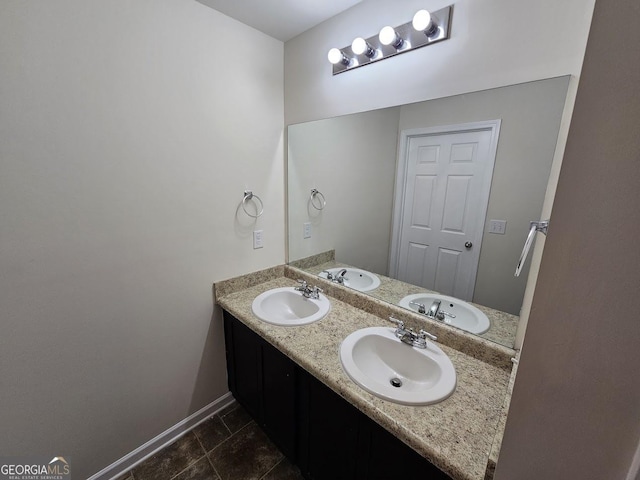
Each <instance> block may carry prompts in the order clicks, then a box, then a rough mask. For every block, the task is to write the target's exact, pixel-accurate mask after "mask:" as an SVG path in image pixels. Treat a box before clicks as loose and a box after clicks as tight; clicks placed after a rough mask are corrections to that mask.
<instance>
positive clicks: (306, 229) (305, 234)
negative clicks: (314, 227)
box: [302, 222, 311, 238]
mask: <svg viewBox="0 0 640 480" xmlns="http://www.w3.org/2000/svg"><path fill="white" fill-rule="evenodd" d="M302 238H311V222H307V223H304V224H303V225H302Z"/></svg>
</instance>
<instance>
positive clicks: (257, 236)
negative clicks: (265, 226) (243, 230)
mask: <svg viewBox="0 0 640 480" xmlns="http://www.w3.org/2000/svg"><path fill="white" fill-rule="evenodd" d="M262 240H263V239H262V230H254V231H253V248H254V249H256V248H262Z"/></svg>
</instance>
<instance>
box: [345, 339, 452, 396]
mask: <svg viewBox="0 0 640 480" xmlns="http://www.w3.org/2000/svg"><path fill="white" fill-rule="evenodd" d="M340 361H341V362H342V367H343V368H344V370H345V372H346V373H347V375H349V377H350V378H351V380H353V381H354V382H355V383H357V384H358V385H360V386H361V387H362V388H364V389H365V390H367V391H368V392H370V393H372V394H374V395H376V396H378V397H380V398H382V399H384V400H389V401H391V402H395V403H401V404H404V405H429V404H432V403H437V402H440V401H442V400H444V399H446V398H447V397H449V395H451V394H452V393H453V391H454V390H455V388H456V371H455V368H454V367H453V364H452V363H451V360H450V359H449V357H448V356H447V355H446V354H445V353H444V352H443V351H442V350H441V349H440V348H439V347H438V346H437V345H435V344H434V343H433V342H430V341H427V348H416V347H412V346H410V345H406V344H404V343H402V342H401V341H400V339H399V338H398V337H396V335H395V333H394V329H393V328H387V327H370V328H363V329H361V330H357V331H355V332H353V333H352V334H351V335H349V336H348V337H347V338H345V339H344V341H343V342H342V344H341V345H340Z"/></svg>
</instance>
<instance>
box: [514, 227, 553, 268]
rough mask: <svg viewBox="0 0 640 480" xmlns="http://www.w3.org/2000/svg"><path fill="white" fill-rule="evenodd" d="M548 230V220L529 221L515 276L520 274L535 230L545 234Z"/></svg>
mask: <svg viewBox="0 0 640 480" xmlns="http://www.w3.org/2000/svg"><path fill="white" fill-rule="evenodd" d="M548 230H549V220H540V221H539V222H529V235H527V240H526V241H525V242H524V248H523V249H522V253H521V254H520V260H518V265H517V266H516V273H515V274H514V276H515V277H519V276H520V272H521V271H522V267H523V266H524V261H525V260H526V259H527V255H528V254H529V249H530V248H531V244H532V243H533V237H535V236H536V233H537V232H540V233H542V234H544V235H546V234H547V231H548Z"/></svg>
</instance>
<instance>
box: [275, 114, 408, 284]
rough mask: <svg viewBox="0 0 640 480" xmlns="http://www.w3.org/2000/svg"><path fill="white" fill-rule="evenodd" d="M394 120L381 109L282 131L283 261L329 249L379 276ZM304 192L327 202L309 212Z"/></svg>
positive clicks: (388, 211)
mask: <svg viewBox="0 0 640 480" xmlns="http://www.w3.org/2000/svg"><path fill="white" fill-rule="evenodd" d="M399 115H400V109H399V108H388V109H382V110H374V111H372V112H366V113H359V114H356V115H345V116H342V117H337V118H331V119H326V120H318V121H316V122H307V123H302V124H299V125H291V126H290V127H289V132H288V139H289V162H288V165H289V166H288V171H287V174H288V191H287V194H288V204H289V209H288V210H289V261H293V260H298V259H300V258H304V257H307V256H310V255H314V254H317V253H320V252H324V251H327V250H331V249H335V251H336V260H338V261H340V262H344V263H348V264H350V265H354V266H358V267H361V268H364V269H367V270H369V271H373V272H377V273H380V274H384V275H386V273H387V268H388V265H389V235H390V233H389V232H390V231H391V215H392V207H393V187H394V176H395V164H396V145H397V134H398V120H399ZM312 188H317V189H318V190H320V191H321V192H322V193H323V195H325V197H326V199H327V206H326V207H325V209H324V210H322V212H318V211H317V210H314V209H313V207H311V208H309V195H310V190H311V189H312ZM305 222H310V223H311V224H312V236H311V238H309V239H303V235H302V233H303V232H302V227H303V223H305Z"/></svg>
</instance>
